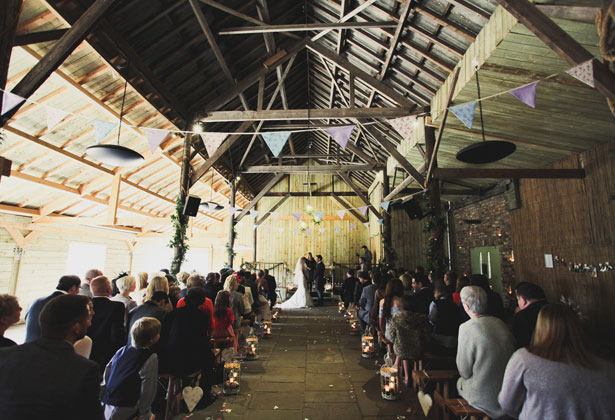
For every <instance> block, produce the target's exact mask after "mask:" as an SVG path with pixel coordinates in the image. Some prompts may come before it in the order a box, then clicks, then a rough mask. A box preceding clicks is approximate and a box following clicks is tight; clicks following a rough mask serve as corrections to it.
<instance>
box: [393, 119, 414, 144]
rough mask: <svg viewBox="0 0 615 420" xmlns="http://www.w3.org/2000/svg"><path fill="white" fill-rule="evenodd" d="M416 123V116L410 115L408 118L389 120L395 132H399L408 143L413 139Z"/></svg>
mask: <svg viewBox="0 0 615 420" xmlns="http://www.w3.org/2000/svg"><path fill="white" fill-rule="evenodd" d="M415 121H416V115H409V116H407V117H401V118H394V119H392V120H387V122H388V123H389V124H391V126H392V127H393V128H394V129H395V131H397V132H398V133H399V134H400V135H401V137H402V138H403V139H404V140H406V141H410V139H411V138H412V131H413V130H414V124H415Z"/></svg>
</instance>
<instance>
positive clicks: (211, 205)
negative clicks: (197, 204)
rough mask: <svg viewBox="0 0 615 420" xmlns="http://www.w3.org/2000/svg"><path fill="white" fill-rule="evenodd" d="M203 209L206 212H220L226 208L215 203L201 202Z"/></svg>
mask: <svg viewBox="0 0 615 420" xmlns="http://www.w3.org/2000/svg"><path fill="white" fill-rule="evenodd" d="M201 208H202V209H203V210H205V211H207V210H209V211H220V210H224V206H221V205H220V204H218V203H216V202H214V201H202V202H201Z"/></svg>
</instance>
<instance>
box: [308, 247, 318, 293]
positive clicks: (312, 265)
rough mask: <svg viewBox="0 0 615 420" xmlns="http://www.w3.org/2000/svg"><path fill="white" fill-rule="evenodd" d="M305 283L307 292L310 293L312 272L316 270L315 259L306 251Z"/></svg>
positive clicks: (312, 278) (312, 280)
mask: <svg viewBox="0 0 615 420" xmlns="http://www.w3.org/2000/svg"><path fill="white" fill-rule="evenodd" d="M307 255H308V256H307V262H306V265H307V285H308V292H309V293H312V285H313V284H314V273H315V270H316V260H315V259H314V256H313V255H312V253H311V252H308V254H307Z"/></svg>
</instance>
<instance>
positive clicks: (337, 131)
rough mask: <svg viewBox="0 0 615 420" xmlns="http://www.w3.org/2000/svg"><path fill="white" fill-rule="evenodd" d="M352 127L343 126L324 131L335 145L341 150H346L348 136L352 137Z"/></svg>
mask: <svg viewBox="0 0 615 420" xmlns="http://www.w3.org/2000/svg"><path fill="white" fill-rule="evenodd" d="M354 127H355V126H354V125H344V126H342V127H331V128H327V129H325V131H326V132H327V133H329V135H330V136H331V138H332V139H333V140H335V142H336V143H337V144H339V145H340V146H342V149H344V150H346V145H347V144H348V140H349V139H350V136H352V132H353V131H354Z"/></svg>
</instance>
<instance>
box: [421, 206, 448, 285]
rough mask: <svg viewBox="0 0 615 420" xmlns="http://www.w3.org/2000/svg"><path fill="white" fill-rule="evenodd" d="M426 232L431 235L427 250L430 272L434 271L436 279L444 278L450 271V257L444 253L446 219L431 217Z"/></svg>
mask: <svg viewBox="0 0 615 420" xmlns="http://www.w3.org/2000/svg"><path fill="white" fill-rule="evenodd" d="M424 232H425V233H428V234H429V238H428V239H427V246H426V249H425V251H426V254H427V266H428V271H432V272H433V273H434V275H435V278H444V273H446V270H447V269H448V257H447V256H446V255H444V253H443V251H444V246H443V244H444V234H445V232H446V219H445V218H444V217H434V216H433V215H432V216H430V217H429V222H427V224H426V225H425V229H424Z"/></svg>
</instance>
